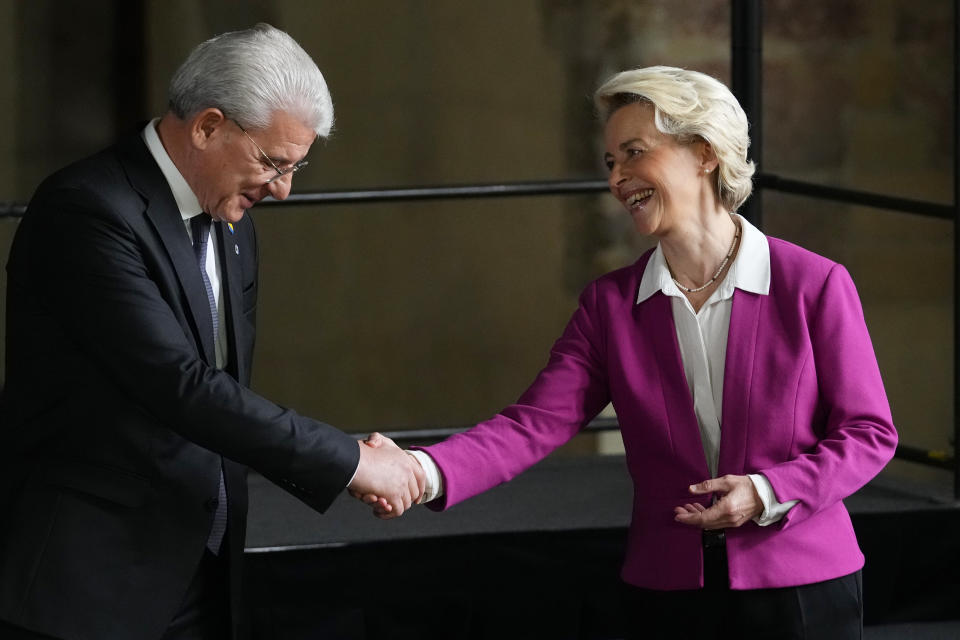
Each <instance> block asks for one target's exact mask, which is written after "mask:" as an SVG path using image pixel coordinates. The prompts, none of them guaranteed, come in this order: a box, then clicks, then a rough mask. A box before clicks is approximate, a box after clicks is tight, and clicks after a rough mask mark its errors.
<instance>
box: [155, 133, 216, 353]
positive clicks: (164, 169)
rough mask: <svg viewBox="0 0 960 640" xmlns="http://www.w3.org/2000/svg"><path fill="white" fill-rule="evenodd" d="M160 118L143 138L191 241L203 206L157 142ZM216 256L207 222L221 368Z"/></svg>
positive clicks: (209, 272) (211, 228)
mask: <svg viewBox="0 0 960 640" xmlns="http://www.w3.org/2000/svg"><path fill="white" fill-rule="evenodd" d="M159 121H160V118H154V119H153V120H151V121H150V122H149V123H148V124H147V126H146V127H145V128H144V130H143V141H144V142H145V143H146V144H147V149H149V150H150V155H152V156H153V159H154V160H156V161H157V165H159V167H160V171H161V173H163V177H164V178H166V180H167V184H168V185H170V191H172V192H173V199H174V200H175V201H176V203H177V208H178V209H180V217H182V218H183V224H184V226H185V227H186V229H187V235H188V236H189V237H190V241H191V242H193V232H192V231H191V230H190V219H191V218H193V217H194V216H198V215H200V214H201V213H203V207H201V206H200V201H199V200H197V196H196V195H195V194H194V193H193V190H192V189H191V188H190V185H188V184H187V181H186V180H185V179H184V177H183V174H181V173H180V170H179V169H177V167H176V165H175V164H173V160H171V159H170V156H169V154H167V150H166V149H164V148H163V143H162V142H160V136H159V135H158V134H157V123H158V122H159ZM218 257H219V256H218V248H217V236H216V234H215V233H214V227H213V225H210V237H209V238H208V239H207V262H206V267H207V277H208V278H209V279H210V287H211V288H212V289H213V298H214V300H215V301H216V303H217V316H218V319H219V322H218V326H219V331H217V339H216V340H214V345H213V346H214V352H215V354H216V359H217V368H218V369H222V368H223V367H224V365H225V364H226V362H227V358H226V353H227V344H226V342H227V338H226V331H225V330H224V328H225V326H226V324H225V323H226V318H225V317H224V309H223V305H222V304H220V300H221V298H222V295H221V294H222V292H223V285H222V283H221V281H220V277H221V276H220V261H219V260H218V259H217V258H218Z"/></svg>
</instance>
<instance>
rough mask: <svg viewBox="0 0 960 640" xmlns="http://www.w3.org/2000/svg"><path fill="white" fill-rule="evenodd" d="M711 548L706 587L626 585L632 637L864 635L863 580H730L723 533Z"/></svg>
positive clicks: (802, 639)
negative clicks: (784, 583) (768, 583)
mask: <svg viewBox="0 0 960 640" xmlns="http://www.w3.org/2000/svg"><path fill="white" fill-rule="evenodd" d="M711 542H713V543H714V544H711V546H705V548H704V565H705V566H704V573H705V575H704V588H703V589H695V590H691V591H656V590H651V589H640V588H638V587H633V586H629V585H627V586H625V588H624V597H623V604H624V616H623V618H624V624H625V626H626V633H627V637H628V638H632V639H634V640H639V639H641V638H643V639H645V640H657V639H659V638H665V639H666V638H669V639H671V640H676V639H682V638H691V639H696V640H701V639H703V640H727V639H730V640H744V639H745V638H750V639H751V640H755V639H756V640H761V639H763V640H860V639H861V638H862V636H863V585H862V580H861V574H860V572H859V571H857V572H856V573H852V574H850V575H848V576H843V577H840V578H835V579H833V580H826V581H824V582H817V583H814V584H807V585H801V586H798V587H783V588H778V589H751V590H747V591H734V590H732V589H730V587H729V579H728V574H727V552H726V546H725V545H724V544H723V543H722V541H720V542H717V541H716V539H715V538H714V539H713V540H711Z"/></svg>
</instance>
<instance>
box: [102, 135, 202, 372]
mask: <svg viewBox="0 0 960 640" xmlns="http://www.w3.org/2000/svg"><path fill="white" fill-rule="evenodd" d="M118 149H119V152H120V156H121V158H122V159H123V163H124V167H125V168H126V170H127V176H128V177H129V178H130V183H131V184H132V185H133V187H134V188H135V189H136V190H137V191H138V192H139V193H140V195H141V196H143V198H144V199H145V200H146V202H147V210H146V216H147V218H148V219H149V220H150V222H151V223H152V224H153V228H154V229H155V230H156V232H157V235H158V236H159V237H160V241H161V242H162V243H163V246H164V248H165V249H166V251H167V255H168V256H169V257H170V262H171V263H172V264H173V268H174V270H175V271H176V273H177V279H178V280H179V281H180V286H181V287H182V288H183V292H184V296H185V297H186V300H187V306H188V307H189V310H188V311H189V318H190V320H192V324H193V327H192V328H193V330H194V339H195V340H196V341H197V344H199V345H200V351H201V355H202V356H203V359H204V361H205V362H206V363H207V364H210V365H215V364H216V356H215V354H214V348H213V319H212V318H211V317H210V303H209V301H208V300H207V291H206V288H205V287H204V286H203V279H202V278H201V276H200V269H199V267H198V265H197V259H196V257H195V256H194V253H193V245H192V244H191V242H190V236H189V235H188V234H187V230H186V227H185V226H184V223H183V218H182V217H181V216H180V210H179V209H178V208H177V203H176V201H175V200H174V199H173V194H172V193H171V192H170V187H169V185H167V182H166V180H165V179H164V177H163V174H162V173H161V172H160V168H159V167H157V163H156V161H154V159H153V156H151V155H150V152H149V150H148V149H147V146H146V143H144V142H143V139H142V138H141V137H140V136H139V135H136V136H131V137H130V138H128V139H126V140H124V141H123V142H121V143H120V144H119V145H118Z"/></svg>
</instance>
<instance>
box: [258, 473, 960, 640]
mask: <svg viewBox="0 0 960 640" xmlns="http://www.w3.org/2000/svg"><path fill="white" fill-rule="evenodd" d="M630 502H631V486H630V482H629V479H628V477H627V474H626V471H625V468H624V462H623V459H622V457H616V456H613V457H590V458H576V459H573V458H558V459H552V460H547V461H545V462H544V463H542V464H541V465H539V466H538V467H536V468H534V469H533V470H531V471H530V472H528V473H526V474H524V475H523V476H521V477H519V478H517V479H516V480H515V481H513V482H512V483H510V484H508V485H504V486H502V487H498V488H497V489H494V490H492V491H490V492H488V493H486V494H484V495H482V496H478V497H476V498H474V499H472V500H469V501H467V502H465V503H463V504H461V505H458V506H457V507H455V508H453V509H451V510H450V511H448V512H446V513H439V514H438V513H434V512H431V511H428V510H426V509H424V508H420V507H417V508H414V509H413V510H411V511H410V512H409V513H408V514H407V515H404V516H403V517H402V518H400V519H398V520H393V521H389V522H383V521H380V520H377V519H376V518H373V517H372V516H371V515H370V513H369V511H368V509H367V508H366V507H364V506H363V505H361V504H359V503H358V502H356V501H354V500H352V499H350V498H349V497H347V496H343V497H341V498H340V499H338V500H337V501H336V502H335V503H334V505H333V506H332V507H331V509H330V510H329V511H328V512H327V514H325V515H320V514H317V513H315V512H313V511H311V510H310V509H309V508H308V507H306V506H304V505H303V504H301V503H300V502H299V501H297V500H296V499H294V498H292V497H290V496H289V495H287V494H285V493H284V492H283V491H281V490H280V489H278V488H276V487H274V486H273V485H271V484H270V483H269V482H267V481H265V480H263V479H262V478H260V477H257V476H254V477H252V478H251V509H250V523H249V533H248V539H247V546H248V554H247V570H248V576H247V581H246V582H247V591H248V601H249V603H250V606H249V609H250V611H251V612H252V615H253V617H254V623H255V624H254V626H255V628H256V629H257V630H258V637H260V638H270V639H271V640H273V639H282V640H298V639H300V638H304V639H306V638H344V639H351V640H353V639H357V640H359V639H368V640H373V639H380V638H391V639H395V638H411V639H412V638H420V639H422V638H444V639H452V640H455V639H458V638H464V639H470V640H473V639H479V638H597V639H600V638H604V639H611V640H612V639H613V638H618V637H621V635H622V629H623V625H624V624H625V623H624V621H623V619H622V614H621V611H620V608H619V578H618V572H619V565H620V560H621V557H622V552H623V543H624V540H625V537H626V526H627V523H628V519H629V510H630ZM846 502H847V506H848V508H849V509H850V511H851V514H852V517H853V520H854V526H855V527H856V530H857V535H858V538H859V540H860V544H861V547H862V548H863V550H864V553H865V555H866V557H867V564H866V566H865V567H864V599H865V618H866V624H867V625H868V626H867V628H866V630H865V638H867V639H868V640H875V639H878V638H883V639H885V638H909V639H913V638H917V639H920V640H922V639H924V638H931V639H933V638H958V639H960V508H958V506H957V504H956V503H954V502H952V501H951V499H950V496H949V495H948V494H947V493H946V492H944V491H940V489H939V488H936V487H935V488H929V487H909V486H905V485H904V484H903V482H901V481H899V480H896V479H892V478H886V477H881V478H879V479H878V480H877V481H875V482H873V483H871V484H870V485H868V486H867V487H865V488H864V489H863V490H861V491H860V492H859V493H858V494H856V495H855V496H852V497H851V498H850V499H848V500H847V501H846Z"/></svg>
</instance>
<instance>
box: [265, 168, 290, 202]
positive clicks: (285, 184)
mask: <svg viewBox="0 0 960 640" xmlns="http://www.w3.org/2000/svg"><path fill="white" fill-rule="evenodd" d="M292 187H293V172H290V173H285V174H284V175H282V176H277V179H276V180H274V181H273V182H271V183H270V184H268V185H267V191H269V192H270V195H271V196H273V198H274V199H275V200H286V198H287V196H289V195H290V189H291V188H292Z"/></svg>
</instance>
